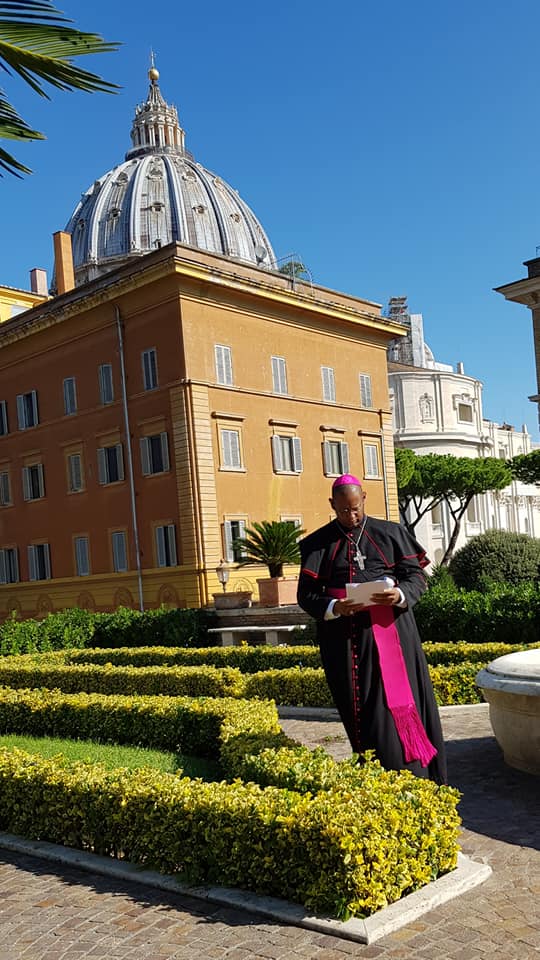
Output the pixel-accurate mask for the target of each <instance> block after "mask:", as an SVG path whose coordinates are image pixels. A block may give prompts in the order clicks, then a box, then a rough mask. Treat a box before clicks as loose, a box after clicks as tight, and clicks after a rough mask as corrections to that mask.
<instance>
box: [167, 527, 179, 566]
mask: <svg viewBox="0 0 540 960" xmlns="http://www.w3.org/2000/svg"><path fill="white" fill-rule="evenodd" d="M165 532H166V535H167V544H168V547H169V566H171V567H176V565H177V563H178V560H177V556H176V530H175V527H174V523H169V524H168V526H166V527H165Z"/></svg>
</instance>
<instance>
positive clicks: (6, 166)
mask: <svg viewBox="0 0 540 960" xmlns="http://www.w3.org/2000/svg"><path fill="white" fill-rule="evenodd" d="M0 135H1V134H0ZM0 170H6V171H7V173H12V174H13V176H14V177H18V179H19V180H22V177H21V176H20V175H19V174H18V173H17V170H20V172H21V173H32V171H31V170H30V167H25V166H24V164H23V163H19V161H18V160H16V159H15V157H12V155H11V154H10V153H8V152H7V150H3V149H2V147H0ZM0 176H2V174H0Z"/></svg>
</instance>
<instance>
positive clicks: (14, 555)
mask: <svg viewBox="0 0 540 960" xmlns="http://www.w3.org/2000/svg"><path fill="white" fill-rule="evenodd" d="M11 560H12V571H11V573H12V582H13V583H18V582H19V551H18V549H17V547H14V548H13V550H12V551H11Z"/></svg>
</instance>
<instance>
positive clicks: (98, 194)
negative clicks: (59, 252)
mask: <svg viewBox="0 0 540 960" xmlns="http://www.w3.org/2000/svg"><path fill="white" fill-rule="evenodd" d="M148 75H149V78H150V87H149V91H148V98H147V100H146V101H145V103H143V104H139V105H138V106H137V107H136V109H135V117H134V120H133V127H132V130H131V140H132V144H133V146H132V148H131V150H129V151H128V152H127V154H126V157H125V160H124V162H123V163H120V164H119V165H118V166H116V167H113V169H112V170H109V171H108V173H105V174H104V175H103V176H102V177H99V178H98V179H97V180H95V181H94V183H93V184H92V186H91V187H90V188H89V189H88V190H87V191H86V193H84V194H83V196H82V199H81V201H80V203H79V204H78V205H77V208H76V209H75V211H74V213H73V215H72V217H71V218H70V220H69V222H68V224H67V227H66V231H67V232H69V233H70V234H71V236H72V243H73V261H74V267H75V282H76V283H77V285H79V284H81V283H85V282H86V281H88V280H92V279H94V278H95V277H99V276H102V275H103V274H104V273H107V272H108V271H109V270H113V269H115V267H118V266H121V265H122V264H123V263H127V262H128V261H129V260H132V259H135V258H138V257H141V256H144V254H146V253H150V252H152V251H153V250H156V249H157V248H158V247H162V246H166V244H168V243H173V242H174V241H176V242H178V243H185V244H187V245H189V246H191V247H199V248H200V249H201V250H206V251H208V252H209V253H219V254H223V255H225V256H228V257H233V258H235V259H239V260H244V261H246V262H248V263H252V264H254V265H256V266H260V267H265V268H270V269H271V268H275V263H276V258H275V255H274V251H273V250H272V247H271V245H270V242H269V240H268V237H267V236H266V233H265V232H264V230H263V228H262V226H261V224H260V223H259V221H258V220H257V218H256V216H255V214H254V213H253V212H252V211H251V209H250V208H249V207H248V205H247V204H246V203H244V201H243V200H242V199H241V197H240V196H239V195H238V193H237V191H236V190H233V189H232V187H230V186H229V184H227V183H225V181H224V180H222V179H221V178H220V177H218V176H216V174H214V173H211V172H210V171H209V170H207V169H206V168H205V167H203V166H202V165H201V164H200V163H197V162H196V161H195V160H194V158H193V156H192V155H191V154H190V153H189V152H188V151H187V150H186V149H185V146H184V131H183V130H182V128H181V127H180V124H179V122H178V114H177V111H176V108H175V107H174V106H171V105H169V104H167V103H166V102H165V100H164V99H163V97H162V95H161V91H160V89H159V86H158V82H157V81H158V78H159V73H158V71H157V70H156V68H155V67H154V65H153V63H152V67H151V69H150V70H149V71H148Z"/></svg>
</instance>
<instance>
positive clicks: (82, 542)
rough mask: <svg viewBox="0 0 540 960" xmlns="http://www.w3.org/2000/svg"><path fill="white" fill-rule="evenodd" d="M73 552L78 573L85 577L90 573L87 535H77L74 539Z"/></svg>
mask: <svg viewBox="0 0 540 960" xmlns="http://www.w3.org/2000/svg"><path fill="white" fill-rule="evenodd" d="M75 554H76V559H77V573H78V575H79V576H80V577H87V576H88V575H89V573H90V564H89V556H88V538H87V537H77V538H76V539H75Z"/></svg>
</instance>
